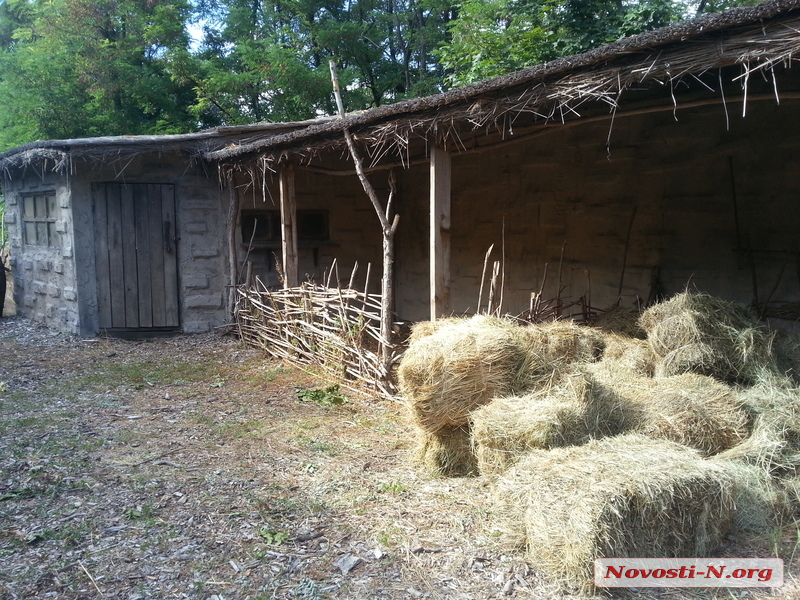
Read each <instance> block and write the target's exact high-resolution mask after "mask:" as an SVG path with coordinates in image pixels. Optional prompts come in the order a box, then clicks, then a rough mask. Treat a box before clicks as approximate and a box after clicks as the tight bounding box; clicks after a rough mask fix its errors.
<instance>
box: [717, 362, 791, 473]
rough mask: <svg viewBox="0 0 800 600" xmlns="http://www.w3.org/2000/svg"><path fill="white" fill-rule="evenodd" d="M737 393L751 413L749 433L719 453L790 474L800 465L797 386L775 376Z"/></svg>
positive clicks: (723, 457)
mask: <svg viewBox="0 0 800 600" xmlns="http://www.w3.org/2000/svg"><path fill="white" fill-rule="evenodd" d="M739 397H740V398H741V400H742V402H743V403H744V406H745V407H746V408H747V410H748V411H749V412H750V413H751V414H752V415H753V426H752V433H751V434H750V436H749V437H747V439H745V440H744V441H742V443H740V444H738V445H736V446H734V447H733V448H730V449H729V450H726V451H725V452H722V453H721V454H719V455H718V457H719V458H720V459H723V460H731V461H736V462H740V463H746V464H750V465H755V466H758V467H760V468H761V469H763V470H764V471H766V472H768V473H771V474H772V475H775V476H779V477H784V476H791V475H793V474H794V473H795V472H796V471H797V469H798V468H800V388H798V387H795V386H793V385H791V384H790V383H789V382H788V381H787V380H786V379H784V378H782V377H775V378H772V380H767V379H763V380H762V381H761V382H760V383H759V384H758V385H756V386H753V387H751V388H746V389H742V390H740V391H739Z"/></svg>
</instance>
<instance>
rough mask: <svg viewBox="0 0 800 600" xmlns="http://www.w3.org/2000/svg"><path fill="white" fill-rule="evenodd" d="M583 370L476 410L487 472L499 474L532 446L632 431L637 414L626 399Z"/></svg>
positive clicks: (479, 452) (478, 445)
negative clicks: (594, 380) (601, 384)
mask: <svg viewBox="0 0 800 600" xmlns="http://www.w3.org/2000/svg"><path fill="white" fill-rule="evenodd" d="M606 392H607V389H604V388H602V387H597V386H595V385H594V382H593V381H592V380H591V379H590V378H589V377H587V375H586V374H584V373H574V374H570V375H567V376H564V377H563V378H562V379H561V380H560V381H559V382H558V383H557V384H556V385H555V386H553V387H552V388H548V389H544V390H538V391H535V392H532V393H530V394H528V395H525V396H519V397H511V398H496V399H495V400H492V402H490V403H489V404H487V405H486V406H483V407H481V408H479V409H478V410H476V411H475V412H474V413H472V442H473V445H474V447H475V454H476V456H477V459H478V470H479V471H480V473H481V474H483V475H497V474H500V473H502V472H504V471H505V470H506V469H508V467H510V466H511V465H512V464H513V463H514V462H516V461H517V460H518V459H520V458H521V457H523V456H525V455H526V454H528V453H529V452H530V451H531V450H538V449H548V448H554V447H559V446H571V445H579V444H583V443H586V442H587V441H589V440H590V439H593V438H599V437H604V436H608V435H616V434H618V433H620V432H622V431H625V430H626V429H629V428H630V427H631V426H632V424H633V422H632V420H631V418H636V413H635V411H632V410H631V408H630V407H629V406H627V405H626V404H625V401H624V400H623V399H622V398H621V397H619V396H618V395H616V394H613V393H612V394H608V393H606Z"/></svg>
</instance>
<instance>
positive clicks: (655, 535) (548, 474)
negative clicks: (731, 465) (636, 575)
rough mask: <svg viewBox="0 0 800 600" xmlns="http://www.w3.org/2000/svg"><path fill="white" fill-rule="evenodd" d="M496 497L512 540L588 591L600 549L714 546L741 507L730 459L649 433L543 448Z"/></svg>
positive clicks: (694, 551) (553, 573) (625, 551)
mask: <svg viewBox="0 0 800 600" xmlns="http://www.w3.org/2000/svg"><path fill="white" fill-rule="evenodd" d="M495 499H496V510H497V511H498V514H499V516H500V517H501V519H502V523H501V526H502V527H503V528H504V529H505V530H506V531H508V534H509V537H508V539H509V541H510V542H512V543H515V544H519V543H521V542H523V543H524V545H525V547H526V549H527V554H528V558H529V560H530V561H531V562H532V563H533V564H534V565H535V566H536V567H538V568H540V569H542V571H544V572H545V573H546V574H547V575H549V576H550V577H551V578H553V579H554V580H556V581H559V582H562V583H564V584H567V585H569V586H570V587H577V588H580V589H582V590H584V591H589V590H591V589H592V587H593V569H592V566H593V561H594V559H595V558H598V557H628V556H647V557H651V558H658V557H682V556H708V555H709V553H710V552H711V551H713V550H714V549H715V547H716V546H717V545H718V544H719V543H720V542H721V540H722V539H723V536H724V535H725V533H726V532H727V531H728V529H729V526H730V523H731V520H732V517H733V507H734V491H733V484H732V478H731V475H730V474H729V473H728V472H727V471H726V470H725V468H723V467H722V466H720V465H717V464H714V463H712V462H710V461H706V460H703V459H701V458H700V457H699V456H698V454H697V452H696V451H694V450H691V449H689V448H687V447H685V446H682V445H680V444H675V443H673V442H668V441H664V440H652V439H649V438H646V437H644V436H641V435H622V436H617V437H612V438H604V439H601V440H593V441H590V442H588V443H587V444H585V445H583V446H570V447H567V448H554V449H552V450H540V451H534V452H532V453H531V454H530V455H529V456H528V457H526V458H524V459H523V460H521V461H520V462H519V463H517V465H515V466H514V467H513V468H511V469H510V470H509V471H508V472H507V473H506V475H505V476H504V477H503V478H502V479H501V480H500V482H499V484H498V486H497V487H496V491H495Z"/></svg>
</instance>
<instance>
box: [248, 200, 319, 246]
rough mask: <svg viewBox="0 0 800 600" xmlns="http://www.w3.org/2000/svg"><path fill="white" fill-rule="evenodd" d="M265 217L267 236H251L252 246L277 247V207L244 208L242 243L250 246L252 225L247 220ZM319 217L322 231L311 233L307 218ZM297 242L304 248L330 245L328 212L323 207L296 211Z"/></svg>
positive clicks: (278, 235) (279, 213)
mask: <svg viewBox="0 0 800 600" xmlns="http://www.w3.org/2000/svg"><path fill="white" fill-rule="evenodd" d="M259 217H267V218H268V219H269V223H268V224H267V228H268V229H269V230H270V235H269V236H268V237H266V238H265V237H253V238H252V247H253V248H279V247H280V245H281V234H282V231H281V211H280V210H277V209H267V210H258V209H256V210H253V209H244V210H242V211H241V214H240V227H239V232H240V234H241V237H242V245H243V246H245V247H250V246H251V242H250V240H251V236H252V233H253V227H252V226H250V225H248V223H247V221H248V220H249V219H251V218H255V219H258V218H259ZM309 217H311V218H319V219H320V223H321V229H322V230H323V231H322V233H320V234H318V235H311V234H310V232H309V231H308V230H309V226H308V221H307V219H308V218H309ZM297 244H298V246H301V247H305V248H315V247H319V246H328V245H331V229H330V213H329V211H327V210H325V209H301V210H298V211H297Z"/></svg>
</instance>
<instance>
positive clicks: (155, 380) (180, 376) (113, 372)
mask: <svg viewBox="0 0 800 600" xmlns="http://www.w3.org/2000/svg"><path fill="white" fill-rule="evenodd" d="M208 380H210V381H211V384H214V383H216V382H219V381H223V384H224V380H222V379H221V378H220V374H219V365H217V364H212V363H208V362H204V361H176V362H159V361H139V362H132V363H108V364H104V365H101V366H98V367H97V370H96V371H95V372H94V373H92V374H90V375H87V376H85V377H82V378H80V379H79V380H78V381H77V383H78V385H79V386H81V387H83V388H86V387H89V388H97V387H104V388H114V387H122V386H132V387H134V388H135V389H143V388H144V387H145V386H147V385H185V384H187V383H196V382H202V381H208Z"/></svg>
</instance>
